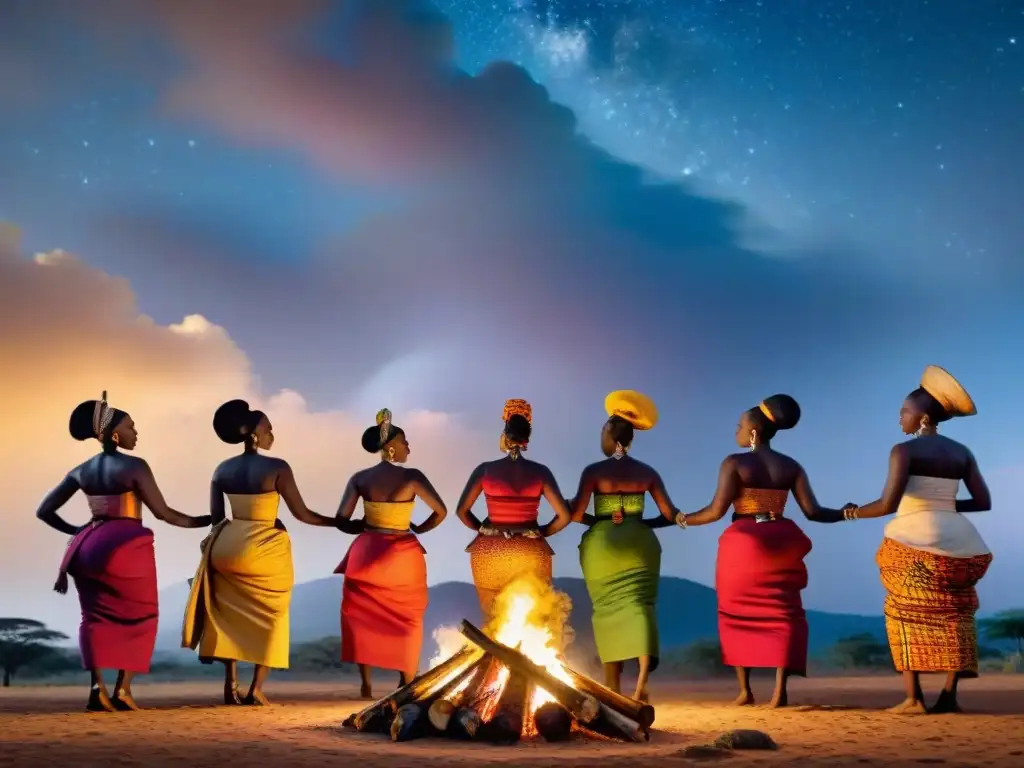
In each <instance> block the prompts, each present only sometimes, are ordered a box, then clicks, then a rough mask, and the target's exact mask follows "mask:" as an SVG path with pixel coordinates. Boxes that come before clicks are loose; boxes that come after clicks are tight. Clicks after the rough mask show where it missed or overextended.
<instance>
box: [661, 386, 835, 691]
mask: <svg viewBox="0 0 1024 768" xmlns="http://www.w3.org/2000/svg"><path fill="white" fill-rule="evenodd" d="M799 420H800V406H799V405H798V404H797V402H796V400H794V399H793V398H792V397H790V396H789V395H773V396H772V397H769V398H767V399H766V400H764V401H763V402H762V403H761V404H760V405H758V406H757V407H756V408H751V409H750V410H749V411H746V412H745V413H744V414H743V415H742V416H741V417H740V422H739V425H738V426H737V428H736V442H737V443H739V445H741V446H744V447H747V448H749V449H750V451H749V453H737V454H733V455H731V456H727V457H726V459H725V461H723V462H722V466H721V468H720V469H719V472H718V488H717V489H716V491H715V497H714V499H713V500H712V502H711V504H710V505H708V506H707V507H705V508H704V509H702V510H700V511H699V512H694V513H692V514H689V515H684V514H682V513H679V514H678V515H677V516H676V522H677V523H678V524H679V525H680V526H681V527H683V528H687V527H689V526H695V525H706V524H707V523H713V522H715V521H716V520H721V519H722V517H724V516H725V513H726V511H727V510H728V509H729V507H730V506H732V507H733V516H732V520H733V522H732V525H730V526H729V527H728V528H726V529H725V532H724V533H723V534H722V536H721V538H720V539H719V540H718V561H717V563H716V566H715V589H716V590H717V592H718V635H719V639H720V641H721V643H722V660H723V661H724V662H725V663H726V664H727V665H729V666H732V667H735V668H736V678H737V680H738V681H739V685H740V694H739V696H738V697H737V698H736V702H735V703H736V704H738V705H740V706H745V705H751V704H753V703H754V695H753V693H751V690H750V670H751V668H752V667H769V668H772V667H773V668H775V670H776V676H775V692H774V694H773V695H772V700H771V706H772V707H784V706H786V705H787V704H788V703H789V694H788V690H787V682H788V679H789V677H790V676H791V675H798V676H801V677H802V676H804V675H805V674H806V670H807V617H806V615H805V613H804V608H803V603H802V601H801V598H800V592H801V591H802V590H803V589H804V587H806V586H807V568H806V566H805V565H804V558H805V557H806V556H807V554H808V553H809V552H810V551H811V541H810V539H808V538H807V536H805V535H804V533H803V531H801V530H800V528H799V526H797V524H796V523H794V522H793V521H792V520H790V519H788V518H786V517H785V516H784V515H783V512H784V510H785V506H786V499H787V498H788V496H789V494H790V493H792V494H793V497H794V498H795V499H796V503H797V504H798V505H799V507H800V509H801V510H802V511H803V513H804V515H805V516H806V517H807V519H808V520H811V521H814V522H819V523H835V522H838V521H839V520H842V519H843V517H844V515H843V511H842V510H839V509H829V508H824V507H822V506H820V505H819V504H818V500H817V499H816V498H815V496H814V491H812V490H811V483H810V481H809V480H808V479H807V473H806V472H804V469H803V467H801V466H800V465H799V464H798V463H797V462H796V461H795V460H793V459H791V458H790V457H789V456H786V455H784V454H781V453H778V452H776V451H774V450H773V449H772V445H771V441H772V439H773V438H774V437H775V435H776V433H777V432H778V431H779V430H783V429H792V428H793V427H795V426H796V425H797V422H798V421H799Z"/></svg>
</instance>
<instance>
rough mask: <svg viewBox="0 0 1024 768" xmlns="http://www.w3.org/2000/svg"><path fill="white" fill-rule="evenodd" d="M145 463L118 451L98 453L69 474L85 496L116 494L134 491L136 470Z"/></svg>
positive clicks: (136, 478) (136, 476)
mask: <svg viewBox="0 0 1024 768" xmlns="http://www.w3.org/2000/svg"><path fill="white" fill-rule="evenodd" d="M145 465H146V463H145V462H144V461H143V460H142V459H139V458H137V457H135V456H127V455H125V454H123V453H120V452H116V451H115V452H110V453H107V452H104V453H98V454H96V455H95V456H93V457H92V458H91V459H88V460H87V461H84V462H82V463H81V464H79V465H78V466H77V467H75V468H74V469H73V470H71V472H70V474H71V476H72V477H74V478H75V480H76V481H77V482H78V486H79V488H81V489H82V493H84V494H85V495H86V496H117V495H120V494H123V493H129V492H131V491H134V490H135V488H136V487H137V481H138V472H139V470H140V469H141V468H143V467H145Z"/></svg>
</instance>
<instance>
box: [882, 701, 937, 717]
mask: <svg viewBox="0 0 1024 768" xmlns="http://www.w3.org/2000/svg"><path fill="white" fill-rule="evenodd" d="M885 711H886V712H888V713H889V714H890V715H927V714H928V710H927V709H925V707H924V702H923V701H918V700H916V699H904V700H903V701H902V702H901V703H899V704H897V705H896V706H895V707H889V709H887V710H885Z"/></svg>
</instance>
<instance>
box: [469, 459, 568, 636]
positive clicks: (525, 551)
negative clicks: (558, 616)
mask: <svg viewBox="0 0 1024 768" xmlns="http://www.w3.org/2000/svg"><path fill="white" fill-rule="evenodd" d="M482 484H483V490H484V498H485V500H486V502H487V517H488V519H487V521H485V522H486V523H489V524H490V525H491V526H492V527H493V528H497V529H499V531H501V532H502V534H504V533H508V534H509V536H508V537H506V536H505V535H498V536H488V535H484V534H479V535H478V536H477V537H476V538H475V539H473V542H472V543H471V544H470V545H469V546H468V547H466V551H467V552H469V563H470V567H471V568H472V570H473V583H474V585H475V586H476V591H477V597H478V598H479V600H480V610H481V611H482V612H483V615H484V618H485V619H489V618H490V614H491V606H492V603H493V602H494V598H496V597H497V596H498V595H499V594H500V593H501V591H502V590H503V589H504V588H505V587H506V586H508V585H509V584H511V583H512V582H513V581H514V580H515V579H516V577H518V576H521V575H523V574H527V573H529V574H533V575H535V576H536V577H538V578H539V579H541V580H542V581H544V582H546V583H550V582H551V558H552V555H554V552H553V551H552V549H551V547H550V546H549V545H548V543H547V541H545V540H544V539H543V538H541V537H540V535H539V527H538V525H537V511H538V509H539V508H540V499H541V495H542V494H543V489H544V480H543V478H542V477H541V475H540V473H538V474H537V476H536V477H531V478H529V479H527V480H526V481H525V482H523V483H522V485H520V486H518V487H516V486H513V485H512V484H510V483H509V482H508V481H507V480H504V479H503V478H500V477H496V476H494V475H493V474H491V472H490V468H488V469H487V470H485V472H484V477H483V481H482ZM524 534H528V535H524ZM529 534H532V536H531V535H529Z"/></svg>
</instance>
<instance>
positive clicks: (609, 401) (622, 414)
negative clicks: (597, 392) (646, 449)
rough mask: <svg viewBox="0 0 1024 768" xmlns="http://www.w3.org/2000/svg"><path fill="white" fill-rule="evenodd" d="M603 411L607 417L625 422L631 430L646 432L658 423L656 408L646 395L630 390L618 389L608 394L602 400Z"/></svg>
mask: <svg viewBox="0 0 1024 768" xmlns="http://www.w3.org/2000/svg"><path fill="white" fill-rule="evenodd" d="M604 409H605V411H607V412H608V417H609V418H611V417H613V416H615V417H618V418H620V419H622V420H623V421H627V422H629V423H630V424H632V425H633V429H638V430H641V431H643V430H646V429H651V428H652V427H654V425H655V424H657V423H658V408H657V406H656V405H655V404H654V401H653V400H651V398H649V397H648V396H647V395H644V394H642V393H640V392H636V391H634V390H632V389H620V390H616V391H615V392H612V393H610V394H609V395H608V396H607V397H606V398H605V399H604Z"/></svg>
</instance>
